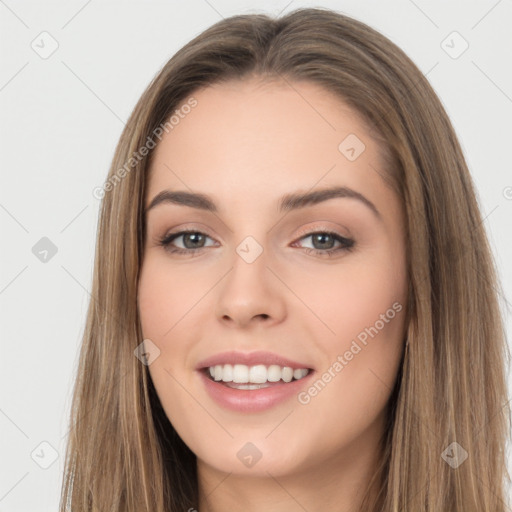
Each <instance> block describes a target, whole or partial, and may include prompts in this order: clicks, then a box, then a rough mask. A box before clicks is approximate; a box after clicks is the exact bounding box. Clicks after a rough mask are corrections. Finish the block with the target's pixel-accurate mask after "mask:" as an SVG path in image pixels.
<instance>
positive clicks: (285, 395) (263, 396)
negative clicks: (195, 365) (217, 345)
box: [199, 370, 315, 412]
mask: <svg viewBox="0 0 512 512" xmlns="http://www.w3.org/2000/svg"><path fill="white" fill-rule="evenodd" d="M314 373H315V372H314V371H313V370H310V371H309V373H308V374H307V375H306V377H303V378H302V379H299V380H294V381H292V382H288V383H285V382H283V383H279V384H274V385H272V386H269V387H268V388H262V389H253V390H247V389H234V388H229V387H227V386H224V385H223V384H219V382H217V381H214V380H212V379H210V378H208V377H207V376H206V374H205V373H204V371H201V370H199V374H200V376H201V378H202V380H203V382H204V385H205V387H206V391H207V392H208V394H209V395H210V397H211V398H212V399H213V400H215V401H216V402H217V403H218V404H219V405H220V406H222V407H225V408H226V409H230V410H232V411H237V412H259V411H264V410H267V409H270V408H272V407H274V406H276V405H278V404H280V403H282V402H284V401H286V400H288V399H290V398H291V397H292V396H294V395H295V396H297V395H298V393H299V392H300V391H302V390H303V388H304V386H305V384H307V383H308V382H309V380H311V377H312V375H313V374H314Z"/></svg>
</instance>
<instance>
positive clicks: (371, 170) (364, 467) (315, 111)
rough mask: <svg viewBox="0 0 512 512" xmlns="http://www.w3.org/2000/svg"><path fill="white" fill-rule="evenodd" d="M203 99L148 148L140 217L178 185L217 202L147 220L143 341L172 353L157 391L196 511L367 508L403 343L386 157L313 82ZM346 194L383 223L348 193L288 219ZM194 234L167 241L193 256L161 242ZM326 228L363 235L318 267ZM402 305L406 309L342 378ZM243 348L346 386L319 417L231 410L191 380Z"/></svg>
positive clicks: (238, 85) (241, 87) (298, 411)
mask: <svg viewBox="0 0 512 512" xmlns="http://www.w3.org/2000/svg"><path fill="white" fill-rule="evenodd" d="M193 96H194V97H195V98H196V99H197V101H198V104H197V106H196V107H195V108H194V109H192V110H191V112H190V113H189V114H188V115H186V116H185V117H184V118H183V119H181V120H180V122H179V124H178V125H177V126H175V127H174V129H173V130H171V131H169V132H168V133H167V134H165V135H164V137H163V138H162V140H161V142H160V143H159V144H158V146H157V147H156V148H155V150H154V151H155V154H154V155H153V158H154V159H153V161H152V167H151V169H150V177H149V182H148V189H147V196H146V207H147V206H148V205H149V204H150V202H151V200H152V199H153V198H154V196H155V195H156V194H158V193H159V192H160V191H162V190H164V189H170V190H177V189H179V190H187V191H194V192H202V193H205V194H208V195H211V196H212V198H213V199H214V201H215V203H216V204H217V206H218V209H219V211H218V212H217V213H216V214H214V213H211V212H206V211H202V210H198V209H195V208H192V207H189V206H182V205H176V204H171V203H166V204H160V205H158V206H156V207H155V208H153V209H151V210H150V211H149V212H148V214H147V219H146V222H147V224H146V242H145V253H144V261H143V264H142V269H141V275H140V288H139V297H138V298H139V313H140V319H141V326H142V331H143V334H144V338H149V339H151V340H152V341H153V343H154V344H155V345H157V346H158V348H159V349H160V355H159V357H157V358H156V359H155V360H154V362H152V363H151V365H150V366H149V371H150V375H151V378H152V380H153V382H154V385H155V388H156V390H157V393H158V396H159V398H160V400H161V402H162V405H163V408H164V410H165V412H166V414H167V416H168V418H169V420H170V421H171V422H172V424H173V426H174V428H175V429H176V431H177V432H178V434H179V435H180V436H181V438H182V439H183V440H184V442H185V443H186V444H187V445H188V446H189V447H190V449H191V450H192V451H193V452H194V453H195V454H196V455H197V460H198V480H199V487H200V493H201V499H200V503H199V510H200V512H221V511H225V510H231V511H249V512H260V511H261V512H262V511H265V512H277V511H279V512H287V511H288V512H296V511H297V512H298V511H301V512H303V511H304V509H305V510H307V511H308V512H314V511H325V510H343V511H355V510H357V507H358V505H359V504H360V501H361V499H362V493H363V490H364V489H365V486H366V485H367V484H368V482H369V479H370V478H371V475H372V470H374V469H375V465H376V460H377V451H378V443H379V438H380V436H381V435H382V434H383V431H384V420H385V413H384V412H385V406H386V404H387V402H388V399H389V397H390V394H391V389H392V387H393V384H394V382H395V379H396V375H397V371H398V367H399V363H400V358H401V354H402V350H403V345H404V338H405V325H404V318H405V313H406V311H405V302H406V293H407V276H406V272H405V269H406V259H405V257H406V256H405V239H404V234H405V231H404V217H403V211H402V205H401V204H400V201H399V199H398V197H397V196H396V195H395V193H394V192H393V191H392V190H391V189H390V188H389V185H387V184H386V182H385V181H384V179H383V178H382V176H381V174H382V173H383V172H384V171H383V167H382V161H381V155H380V153H379V146H378V145H377V143H376V142H375V141H374V140H372V138H371V137H370V135H369V133H368V131H367V130H366V129H365V125H364V124H363V123H362V122H361V120H360V119H359V117H358V116H357V115H356V114H355V112H354V111H353V110H351V109H350V108H349V107H348V106H347V105H346V104H345V103H343V102H342V101H341V100H340V99H339V98H338V97H336V96H333V95H331V94H330V93H329V92H328V91H326V90H325V89H323V88H322V87H320V86H318V85H316V84H312V83H309V82H293V87H291V85H290V84H288V83H286V82H268V81H267V82H264V81H262V80H261V79H256V78H251V79H246V80H244V81H242V82H240V81H236V82H234V81H231V82H227V83H224V84H221V85H215V86H213V87H208V88H205V89H201V90H199V91H197V92H195V93H194V95H193ZM351 133H353V134H356V135H357V136H358V137H359V139H360V140H361V141H363V142H364V144H365V146H366V148H365V150H364V151H363V152H362V153H361V154H360V155H359V157H358V158H357V159H356V160H354V161H349V160H348V159H347V158H346V156H345V155H344V154H342V153H341V152H340V151H339V150H338V146H339V144H340V142H341V141H343V140H344V139H345V137H346V136H347V135H348V134H351ZM334 185H339V186H347V187H350V188H352V189H354V190H356V191H358V192H360V193H361V194H363V195H364V196H365V197H366V198H368V199H369V200H370V201H371V202H372V203H373V204H374V205H375V206H376V208H377V209H378V211H379V212H380V215H381V218H378V217H377V216H376V215H375V214H374V213H373V212H372V211H371V209H370V208H368V207H367V206H365V205H364V204H363V203H362V202H360V201H358V200H356V199H353V198H334V199H330V200H328V201H325V202H323V203H320V204H317V205H313V206H308V207H306V208H302V209H300V210H296V211H290V212H287V213H285V214H283V213H279V212H278V210H277V205H278V199H279V198H280V197H281V196H282V195H284V194H288V193H292V192H297V191H300V192H309V191H311V190H312V189H314V190H316V189H320V188H324V187H330V186H334ZM183 229H194V230H197V231H199V232H201V233H205V235H206V237H205V238H203V239H199V240H198V239H197V238H196V239H194V238H192V239H190V238H189V239H186V238H187V237H186V236H185V237H183V236H182V237H178V238H177V239H175V240H174V241H173V242H172V244H171V246H173V247H177V248H182V249H183V248H185V250H187V249H186V248H187V247H188V248H193V247H199V248H200V249H199V251H196V253H195V254H192V255H188V254H186V255H181V254H172V253H170V252H168V251H166V249H165V248H164V247H162V246H161V245H159V243H158V241H159V239H161V238H163V237H164V236H165V235H167V234H170V233H176V232H178V231H181V230H183ZM326 230H327V231H329V230H331V231H335V232H337V233H338V234H339V235H340V236H344V237H347V238H352V239H353V240H354V241H355V245H354V248H353V250H352V251H343V250H340V251H338V252H337V253H334V254H333V255H331V256H326V255H322V254H314V253H310V254H308V253H307V252H306V250H305V248H316V249H317V250H319V251H322V250H323V251H324V253H325V250H326V249H329V248H337V247H340V245H341V244H340V243H339V242H337V241H336V239H333V238H330V237H327V239H324V241H323V242H322V240H320V241H319V242H318V240H317V242H316V243H315V237H313V236H309V235H308V234H307V233H311V232H314V231H324V232H325V231H326ZM303 232H304V234H302V233H303ZM247 236H252V237H253V238H254V239H255V240H256V241H257V242H258V243H259V244H260V246H261V247H262V248H263V252H262V254H261V255H260V256H259V257H258V258H257V259H256V260H255V261H254V262H252V263H250V264H249V263H247V262H246V261H245V260H244V259H243V258H241V257H240V256H239V255H238V253H237V252H236V248H237V247H238V246H239V244H240V243H241V242H242V240H244V239H245V237H247ZM185 243H187V245H185ZM322 243H323V245H322ZM188 250H190V249H188ZM393 303H399V304H400V305H401V306H402V310H401V311H400V312H399V313H396V315H394V318H393V319H392V320H389V321H388V322H386V323H385V324H384V327H383V328H381V329H380V330H379V331H378V334H377V335H374V337H373V338H372V337H368V342H367V345H366V346H363V348H362V350H361V351H359V352H358V353H357V355H355V356H354V357H353V358H352V359H351V360H350V361H347V364H346V366H344V367H343V369H342V370H341V371H337V372H336V371H333V363H335V361H337V360H338V359H337V358H338V356H340V355H341V356H343V354H345V352H346V351H347V350H349V349H350V346H351V343H352V342H353V340H356V339H357V336H358V335H359V334H360V333H361V332H362V331H364V329H365V328H366V327H370V326H374V325H375V324H376V321H378V320H379V319H380V318H382V317H381V315H383V314H385V313H386V311H387V310H389V309H390V308H392V305H393ZM359 345H361V344H359ZM361 346H362V345H361ZM232 349H238V350H241V351H246V352H251V351H254V350H268V351H273V352H277V353H278V354H280V355H283V356H285V357H289V358H291V359H294V360H298V361H305V362H308V363H309V366H310V367H311V368H314V369H315V370H316V371H317V377H319V378H320V377H321V376H322V374H323V373H324V372H326V371H328V369H329V368H331V374H334V375H335V376H334V377H332V378H331V380H330V382H328V383H327V384H326V385H325V386H324V387H323V389H321V391H320V392H318V393H317V395H316V396H314V397H311V400H310V401H309V403H307V404H303V403H299V401H298V399H297V397H296V396H293V397H292V398H291V399H290V400H288V401H286V402H285V403H284V404H281V405H278V406H276V407H273V408H271V409H269V410H266V411H263V412H257V413H238V412H233V411H229V410H226V409H224V408H222V407H221V406H219V405H217V403H216V402H214V401H213V400H212V399H211V398H210V397H209V395H208V394H207V392H206V390H205V389H204V386H203V383H202V381H201V379H200V376H199V375H198V374H197V372H196V371H195V370H194V368H195V366H196V364H197V363H199V362H200V361H201V360H202V359H205V358H206V357H209V356H211V355H213V354H216V353H218V352H223V351H225V350H232ZM305 389H306V390H307V389H308V388H307V387H305ZM247 442H252V443H253V444H254V445H256V446H257V448H258V449H259V451H260V452H261V454H262V456H261V459H260V460H259V461H258V462H257V463H256V464H255V465H254V466H252V467H250V468H249V467H246V466H245V465H244V464H242V463H241V461H240V460H239V459H238V457H237V452H238V451H239V450H240V449H241V448H242V447H243V446H244V445H245V444H246V443H247ZM320 490H321V492H319V491H320Z"/></svg>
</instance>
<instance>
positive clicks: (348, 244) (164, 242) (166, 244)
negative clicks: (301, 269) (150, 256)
mask: <svg viewBox="0 0 512 512" xmlns="http://www.w3.org/2000/svg"><path fill="white" fill-rule="evenodd" d="M188 234H199V235H204V236H206V237H208V238H211V237H209V236H208V235H207V234H206V233H203V232H201V231H194V230H186V231H179V232H177V233H172V234H170V235H167V236H164V237H163V238H160V239H159V240H158V245H160V246H162V247H163V248H164V249H165V250H166V251H168V252H170V253H171V254H189V255H190V254H194V253H196V252H197V251H200V250H202V249H205V248H206V247H197V248H195V249H181V248H180V247H172V248H171V246H170V244H171V242H173V241H174V240H175V239H176V238H179V237H180V236H182V235H188ZM319 234H321V235H329V236H332V237H333V238H334V239H335V240H336V241H338V242H340V243H341V244H342V246H341V247H338V248H336V249H325V250H320V249H311V248H310V247H304V248H303V249H304V250H305V251H306V253H307V254H311V253H314V254H316V255H319V256H328V257H330V256H332V255H333V254H334V253H337V252H339V251H347V252H350V251H352V250H353V249H354V244H355V241H354V240H353V239H351V238H346V237H343V236H341V235H338V233H335V232H333V231H313V232H309V233H306V234H303V235H302V236H301V237H300V238H299V239H298V240H302V239H303V238H308V237H310V236H313V235H319Z"/></svg>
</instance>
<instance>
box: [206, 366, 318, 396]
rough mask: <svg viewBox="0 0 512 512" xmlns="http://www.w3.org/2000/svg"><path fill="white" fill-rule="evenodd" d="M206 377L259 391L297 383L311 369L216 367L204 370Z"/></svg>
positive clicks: (237, 387) (229, 384)
mask: <svg viewBox="0 0 512 512" xmlns="http://www.w3.org/2000/svg"><path fill="white" fill-rule="evenodd" d="M201 371H202V372H203V373H204V375H205V376H206V377H207V378H208V379H210V380H212V381H214V382H217V383H218V384H222V385H224V386H226V387H229V388H232V389H240V390H257V389H263V388H268V387H273V386H280V385H283V384H288V383H290V382H295V381H298V380H301V379H303V378H304V377H306V376H308V375H309V374H310V373H311V372H312V371H313V370H312V369H311V368H299V369H293V368H290V367H287V366H278V365H269V366H266V365H254V366H246V365H237V364H235V365H231V364H226V365H216V366H210V367H206V368H203V369H202V370H201Z"/></svg>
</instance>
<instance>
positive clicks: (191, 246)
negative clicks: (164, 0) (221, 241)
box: [158, 231, 211, 254]
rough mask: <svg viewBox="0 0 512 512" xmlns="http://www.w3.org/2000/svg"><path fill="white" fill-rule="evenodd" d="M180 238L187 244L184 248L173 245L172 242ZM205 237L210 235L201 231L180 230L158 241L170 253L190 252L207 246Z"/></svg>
mask: <svg viewBox="0 0 512 512" xmlns="http://www.w3.org/2000/svg"><path fill="white" fill-rule="evenodd" d="M179 238H183V244H184V245H185V247H184V248H180V247H173V246H172V245H171V242H174V241H175V240H178V239H179ZM205 238H210V237H209V236H208V235H206V234H205V233H202V232H201V231H180V232H178V233H173V234H171V235H168V236H165V237H164V238H162V239H160V240H159V242H158V243H159V245H161V246H163V247H164V248H165V250H166V251H168V252H170V253H173V254H190V253H194V252H196V251H199V250H201V249H203V247H206V246H205V245H204V240H205ZM210 240H211V238H210Z"/></svg>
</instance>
